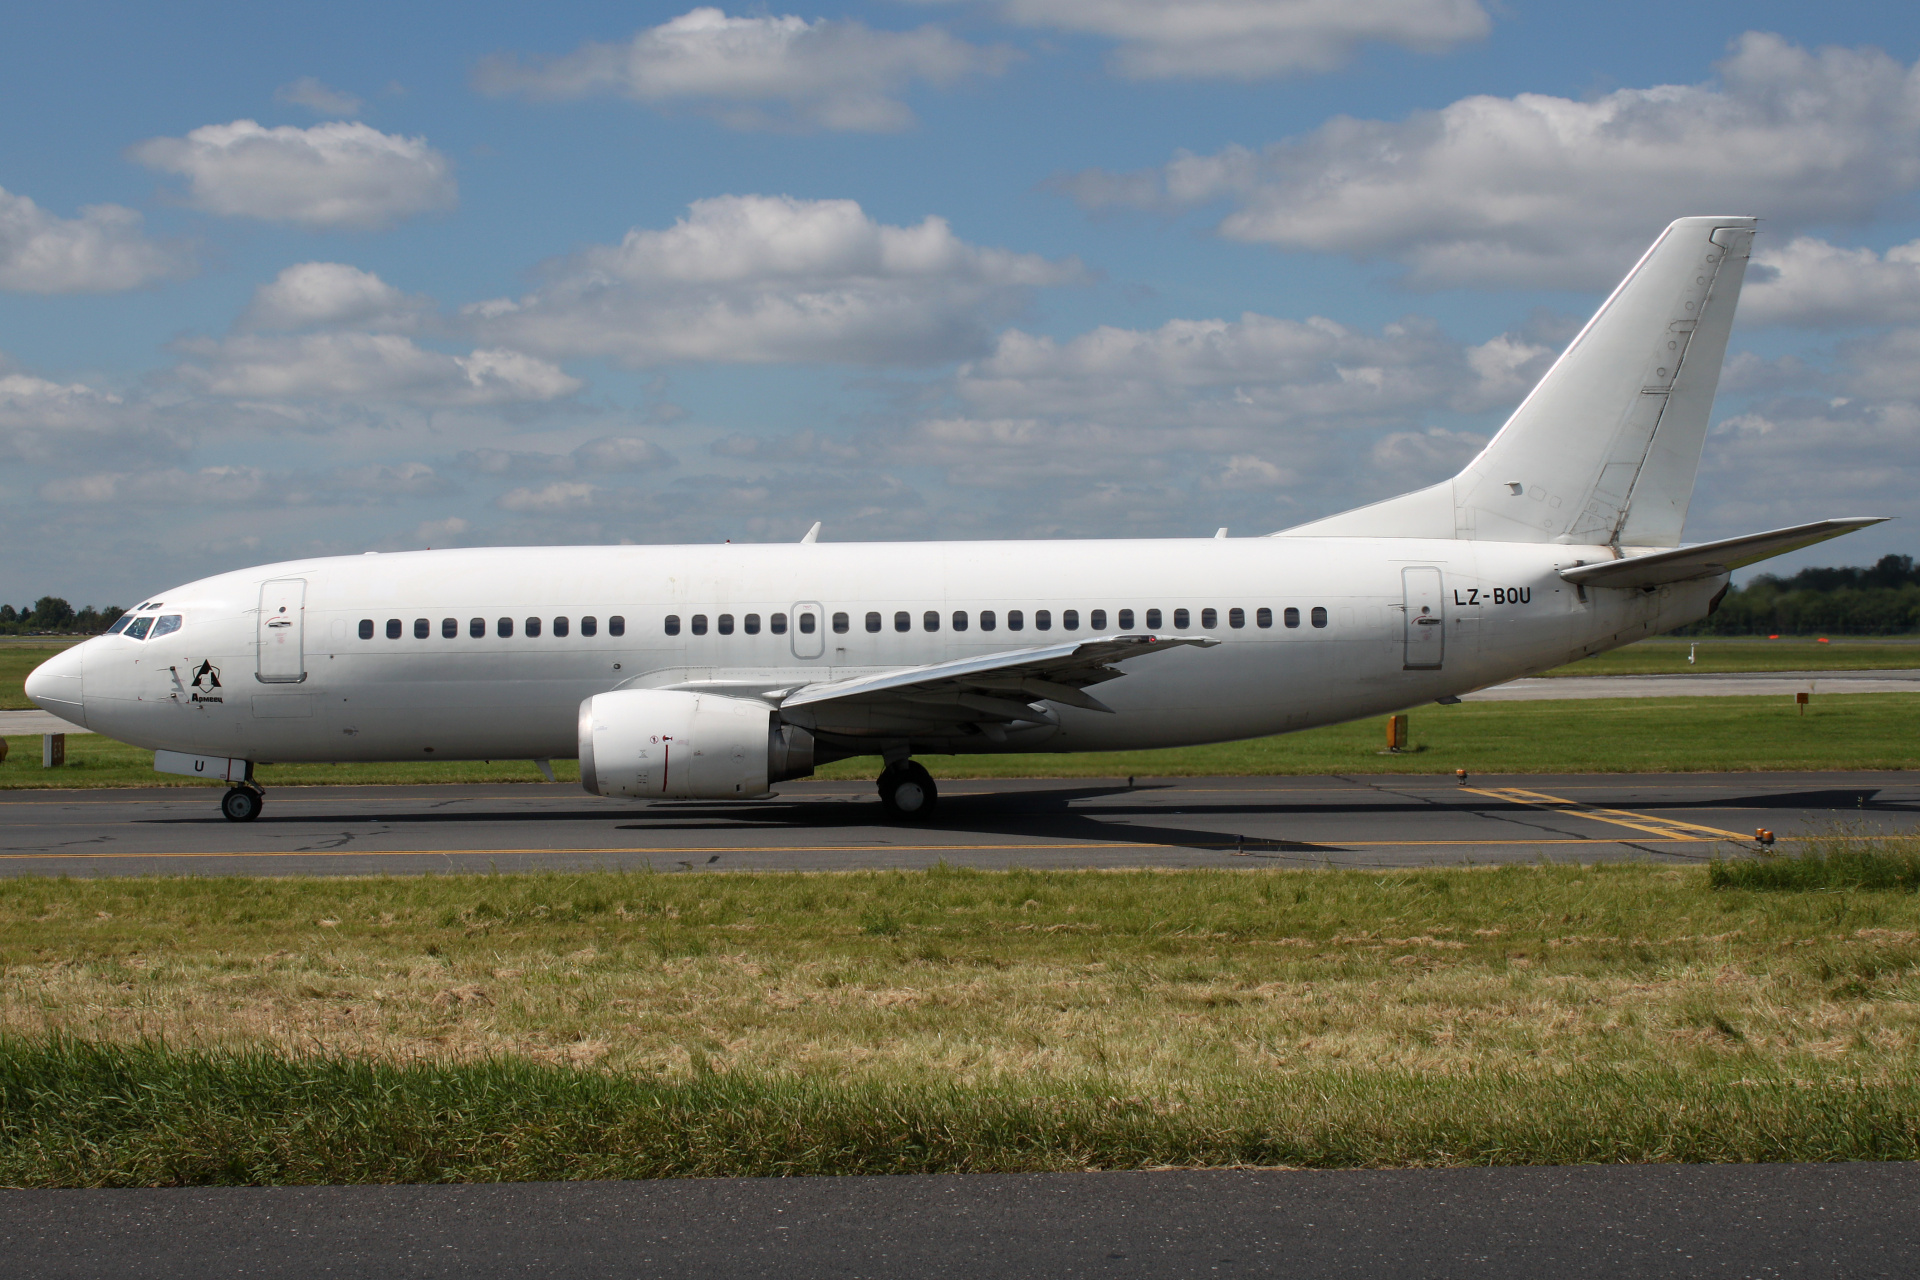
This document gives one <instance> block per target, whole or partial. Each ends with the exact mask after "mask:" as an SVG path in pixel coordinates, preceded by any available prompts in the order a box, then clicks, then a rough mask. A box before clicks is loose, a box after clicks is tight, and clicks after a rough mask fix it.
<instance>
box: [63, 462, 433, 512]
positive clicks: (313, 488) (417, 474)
mask: <svg viewBox="0 0 1920 1280" xmlns="http://www.w3.org/2000/svg"><path fill="white" fill-rule="evenodd" d="M450 489H451V486H449V485H448V484H447V483H446V482H445V481H444V480H442V479H441V478H440V477H439V476H437V475H435V474H434V470H433V468H432V467H429V466H427V465H426V464H425V463H423V462H401V463H369V464H366V465H363V466H356V467H340V468H336V469H334V470H332V471H326V472H319V473H302V472H270V471H267V470H265V469H264V468H261V467H254V466H217V467H202V468H201V469H199V470H198V471H188V470H186V469H184V468H181V467H166V468H158V469H154V470H147V471H100V472H94V473H91V474H88V475H78V476H63V477H59V478H57V479H53V480H49V481H47V482H46V483H44V484H42V485H41V486H40V497H41V498H43V499H45V500H46V501H48V502H56V503H60V504H61V505H64V506H85V505H104V504H110V503H132V504H136V505H141V506H163V505H164V506H174V507H181V508H188V509H191V508H195V507H204V506H222V507H258V506H273V507H284V506H295V507H306V506H321V507H337V506H366V505H369V504H373V503H381V502H390V501H393V500H395V499H401V498H417V497H427V496H433V495H438V494H443V493H447V492H449V491H450Z"/></svg>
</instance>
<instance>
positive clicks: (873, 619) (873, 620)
mask: <svg viewBox="0 0 1920 1280" xmlns="http://www.w3.org/2000/svg"><path fill="white" fill-rule="evenodd" d="M879 629H880V615H879V614H877V613H873V612H869V613H868V614H867V630H869V631H878V630H879Z"/></svg>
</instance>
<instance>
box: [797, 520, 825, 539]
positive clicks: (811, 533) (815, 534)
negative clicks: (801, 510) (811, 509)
mask: <svg viewBox="0 0 1920 1280" xmlns="http://www.w3.org/2000/svg"><path fill="white" fill-rule="evenodd" d="M818 541H820V522H819V521H818V520H815V521H814V522H813V528H811V529H809V530H807V532H806V535H805V536H804V537H802V538H801V539H800V542H801V544H802V545H805V544H806V543H809V542H818Z"/></svg>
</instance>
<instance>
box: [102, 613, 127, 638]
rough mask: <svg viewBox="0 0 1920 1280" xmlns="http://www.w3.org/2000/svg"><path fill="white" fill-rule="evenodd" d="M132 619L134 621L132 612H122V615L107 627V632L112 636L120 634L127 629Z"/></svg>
mask: <svg viewBox="0 0 1920 1280" xmlns="http://www.w3.org/2000/svg"><path fill="white" fill-rule="evenodd" d="M132 621H133V615H132V614H130V613H123V614H121V615H120V617H119V618H118V619H117V620H116V621H115V622H114V624H113V625H112V626H110V627H108V628H107V634H108V635H110V636H117V635H119V634H120V633H121V632H122V631H125V630H126V629H127V624H128V623H129V622H132Z"/></svg>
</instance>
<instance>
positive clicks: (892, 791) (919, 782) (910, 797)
mask: <svg viewBox="0 0 1920 1280" xmlns="http://www.w3.org/2000/svg"><path fill="white" fill-rule="evenodd" d="M879 786H880V803H881V804H882V805H884V806H886V810H887V813H888V814H889V815H891V816H892V817H895V818H901V819H904V820H906V821H909V822H918V821H922V820H924V819H926V818H930V817H932V816H933V809H934V806H935V805H936V804H938V803H939V801H940V789H939V788H938V787H936V786H934V785H933V775H932V774H930V773H928V772H927V771H926V770H925V769H924V768H922V767H921V766H920V765H919V764H917V763H915V762H914V761H912V760H903V761H901V762H900V763H899V764H892V765H888V766H887V768H886V770H885V771H884V772H882V773H881V775H880V782H879Z"/></svg>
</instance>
